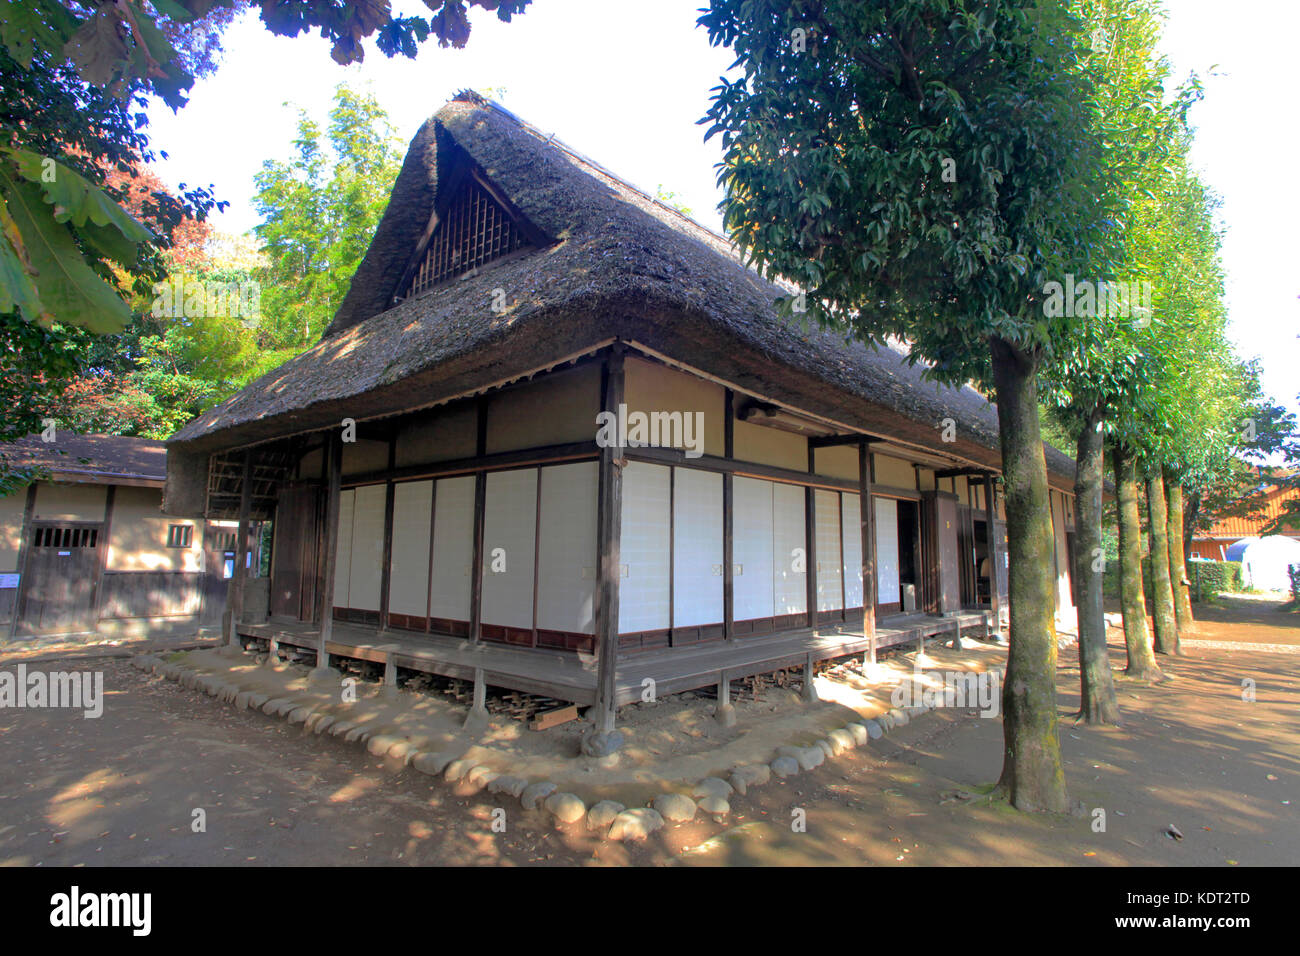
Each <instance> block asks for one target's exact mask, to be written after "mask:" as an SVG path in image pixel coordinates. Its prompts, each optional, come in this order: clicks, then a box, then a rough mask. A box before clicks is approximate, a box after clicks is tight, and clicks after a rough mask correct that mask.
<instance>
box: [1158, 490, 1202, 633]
mask: <svg viewBox="0 0 1300 956" xmlns="http://www.w3.org/2000/svg"><path fill="white" fill-rule="evenodd" d="M1165 495H1166V499H1167V500H1166V502H1165V504H1166V505H1168V507H1169V522H1168V529H1169V580H1170V582H1171V583H1172V584H1173V587H1174V615H1175V617H1176V618H1177V620H1178V633H1179V634H1190V633H1192V631H1194V630H1196V619H1195V618H1194V617H1193V616H1192V582H1191V581H1190V580H1189V579H1188V577H1187V552H1186V551H1185V550H1184V549H1183V485H1182V482H1179V481H1174V480H1173V478H1172V477H1170V476H1169V475H1168V474H1166V475H1165Z"/></svg>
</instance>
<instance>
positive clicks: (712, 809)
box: [699, 796, 731, 817]
mask: <svg viewBox="0 0 1300 956" xmlns="http://www.w3.org/2000/svg"><path fill="white" fill-rule="evenodd" d="M699 808H700V809H701V810H703V811H704V812H705V813H708V814H710V815H712V816H715V817H725V816H726V815H727V814H728V813H730V812H731V804H730V803H728V802H727V801H726V800H725V799H724V798H723V797H719V796H709V797H705V798H704V799H703V800H701V801H700V802H699Z"/></svg>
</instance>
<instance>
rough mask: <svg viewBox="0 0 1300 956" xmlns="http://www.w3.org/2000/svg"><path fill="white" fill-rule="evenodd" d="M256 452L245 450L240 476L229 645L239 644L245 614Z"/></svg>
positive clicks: (229, 604) (229, 602) (229, 597)
mask: <svg viewBox="0 0 1300 956" xmlns="http://www.w3.org/2000/svg"><path fill="white" fill-rule="evenodd" d="M252 476H253V453H252V452H251V451H246V452H244V464H243V468H242V469H241V470H240V479H239V530H238V531H237V532H236V533H235V568H234V576H233V577H232V578H231V579H230V589H229V590H228V591H227V592H226V608H227V611H226V613H227V614H228V615H229V616H230V627H229V630H227V631H226V644H227V645H229V646H231V647H234V646H236V645H238V644H239V622H240V621H241V620H243V617H244V583H245V581H246V580H247V578H248V567H247V565H248V513H249V510H250V508H251V506H252V502H253V477H252Z"/></svg>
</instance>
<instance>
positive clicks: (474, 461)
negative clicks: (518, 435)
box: [344, 438, 600, 488]
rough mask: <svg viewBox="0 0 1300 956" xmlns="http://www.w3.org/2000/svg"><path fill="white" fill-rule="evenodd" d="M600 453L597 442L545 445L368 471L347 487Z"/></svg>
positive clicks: (350, 479) (354, 477)
mask: <svg viewBox="0 0 1300 956" xmlns="http://www.w3.org/2000/svg"><path fill="white" fill-rule="evenodd" d="M485 440H486V438H485ZM599 453H600V449H599V448H597V447H596V442H595V441H594V440H592V441H583V442H567V443H565V444H560V445H544V446H541V447H539V448H522V449H519V450H517V451H504V452H498V453H497V454H495V455H475V456H474V457H473V458H456V459H452V460H449V461H435V462H429V463H428V464H423V465H403V466H402V467H401V468H392V469H390V470H384V471H368V472H365V473H363V474H360V475H349V476H348V480H347V481H346V482H344V487H345V488H357V487H360V486H361V485H380V484H383V483H384V482H386V481H414V480H416V479H419V478H449V477H453V476H455V475H469V474H473V473H474V472H476V471H485V470H486V471H495V470H500V469H502V468H518V467H519V466H521V465H535V464H536V465H541V464H557V463H559V462H565V461H582V460H585V459H594V458H596V457H597V456H598V455H599Z"/></svg>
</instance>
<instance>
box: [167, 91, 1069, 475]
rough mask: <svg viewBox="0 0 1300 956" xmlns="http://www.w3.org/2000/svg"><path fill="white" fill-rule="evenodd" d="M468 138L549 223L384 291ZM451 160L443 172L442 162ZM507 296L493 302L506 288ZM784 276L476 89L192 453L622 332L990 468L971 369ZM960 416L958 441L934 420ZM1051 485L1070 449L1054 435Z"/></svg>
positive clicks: (452, 384)
mask: <svg viewBox="0 0 1300 956" xmlns="http://www.w3.org/2000/svg"><path fill="white" fill-rule="evenodd" d="M462 150H463V151H464V155H467V156H468V157H469V158H470V159H471V160H472V161H473V162H474V163H476V164H477V165H478V167H479V168H480V169H481V170H483V171H484V172H485V173H486V175H487V176H488V177H489V179H490V181H491V182H492V183H493V185H494V186H495V187H497V189H499V190H500V191H501V192H502V193H503V194H504V195H505V196H506V197H508V199H509V200H510V201H511V202H512V203H513V204H514V205H515V207H517V209H518V210H519V211H520V212H521V213H522V214H523V215H524V216H525V217H526V218H527V220H528V221H529V222H530V223H531V224H532V225H533V226H534V227H536V229H538V230H540V231H541V232H543V233H545V234H546V235H547V236H549V237H552V238H553V239H554V240H555V241H554V242H553V243H552V244H550V245H547V246H545V247H544V248H542V249H540V250H538V251H535V252H533V253H530V254H527V255H523V256H519V257H517V258H513V259H510V260H509V261H503V262H501V263H499V264H493V265H490V266H488V267H487V268H485V269H483V270H482V271H480V272H479V273H477V274H475V273H470V274H469V275H466V276H463V277H461V278H459V279H456V280H452V281H451V282H448V283H446V284H444V285H442V286H438V287H436V288H434V289H433V290H431V291H429V292H427V293H425V294H423V295H420V296H416V297H414V298H411V299H408V300H406V301H402V302H400V303H398V304H397V305H395V306H392V307H390V303H391V302H392V301H393V297H394V295H395V293H397V292H398V290H397V288H396V286H397V284H398V282H399V280H400V279H401V277H402V275H403V272H404V271H405V269H406V267H407V264H408V262H409V261H410V258H411V255H412V252H413V250H414V249H415V248H416V246H417V244H418V243H419V241H420V238H421V236H422V234H423V233H424V230H425V228H426V226H427V224H428V222H429V219H430V214H431V211H432V210H433V208H434V204H435V203H436V202H437V201H438V200H439V198H440V197H439V192H438V191H439V188H440V183H445V179H446V175H447V170H448V169H450V168H451V165H452V164H453V162H454V161H455V159H456V158H457V157H458V155H460V153H459V151H462ZM440 176H441V177H442V180H440ZM497 289H500V290H503V291H504V293H505V296H506V299H507V302H508V308H507V309H506V310H505V311H504V312H502V313H500V314H498V313H495V312H493V311H492V309H491V305H492V302H493V290H497ZM784 294H785V293H784V291H783V290H781V289H779V288H778V287H776V286H774V285H772V284H770V283H768V282H766V281H764V280H763V279H761V278H760V277H759V276H757V275H756V274H755V273H754V272H753V271H751V270H748V269H746V268H744V267H743V265H741V263H740V262H739V261H738V260H737V258H736V257H735V254H734V250H733V249H732V248H731V247H730V246H729V245H728V243H727V242H726V240H724V239H723V238H722V237H719V236H717V235H715V234H713V233H711V232H709V231H708V230H706V229H704V228H703V227H701V226H699V225H698V224H696V223H695V222H693V221H692V220H690V219H688V218H687V217H685V216H683V215H681V214H680V213H678V212H676V211H675V210H672V209H670V208H669V207H667V206H665V205H663V204H662V203H659V202H657V201H655V200H654V199H652V198H650V197H649V196H647V195H646V194H645V193H643V192H641V191H639V190H637V189H635V188H634V187H632V186H630V185H628V184H627V183H625V182H623V181H621V180H619V179H618V178H616V177H615V176H613V175H612V174H610V173H609V172H607V171H606V170H604V169H603V168H601V167H600V166H598V165H597V164H595V163H593V162H591V161H590V160H587V159H585V158H583V157H581V156H579V155H577V154H576V153H574V152H573V151H571V150H569V149H567V148H566V147H564V146H563V145H562V144H560V143H558V142H556V141H555V140H554V139H553V137H548V136H546V135H545V134H543V133H541V132H540V131H538V130H536V129H534V128H532V127H530V126H528V125H527V124H526V123H524V122H522V121H521V120H519V119H518V118H516V117H514V116H513V115H511V114H510V113H508V112H507V111H505V110H503V109H501V108H500V107H497V106H495V105H494V104H490V103H488V102H487V101H485V100H483V99H482V98H481V97H478V96H477V95H476V94H462V96H460V97H458V98H457V99H455V100H453V101H452V102H450V103H448V104H447V105H446V106H444V107H443V108H442V109H440V110H439V111H438V112H437V113H436V114H435V115H434V116H433V117H432V118H431V119H429V120H428V121H427V122H426V123H425V124H424V125H423V126H422V127H421V128H420V131H419V132H418V133H417V134H416V136H415V138H414V140H413V141H412V143H411V147H410V150H409V151H408V153H407V155H406V159H405V162H404V163H403V166H402V170H401V172H400V174H399V176H398V178H397V182H396V185H395V187H394V190H393V196H392V200H391V202H390V204H389V206H388V210H387V212H386V213H385V215H384V217H383V220H382V221H381V222H380V225H379V228H378V230H377V231H376V234H375V237H374V240H373V242H372V243H371V245H370V249H369V251H368V252H367V253H366V256H365V259H364V260H363V261H362V263H361V265H360V266H359V267H358V269H357V272H356V275H355V276H354V278H353V280H352V286H351V290H350V291H349V293H348V295H347V297H346V298H345V299H344V301H343V304H342V306H341V307H340V309H339V311H338V314H337V315H336V316H335V318H334V321H333V323H332V324H331V325H330V327H329V329H328V330H327V331H326V334H325V336H324V337H323V338H322V340H321V341H320V342H319V343H318V344H317V345H316V346H315V347H313V348H311V349H309V350H308V351H306V352H304V353H302V354H300V355H298V356H296V357H294V358H293V359H291V360H289V361H288V362H286V363H285V364H284V365H282V366H280V367H279V368H278V369H276V370H275V371H273V372H271V373H269V374H267V375H265V376H263V377H262V378H260V379H258V380H257V381H256V382H253V383H252V384H250V385H249V386H248V387H246V388H245V389H244V390H243V391H241V392H239V393H238V394H237V395H235V396H234V397H232V398H230V399H229V400H227V401H226V402H224V403H222V404H221V405H219V406H217V407H215V408H213V409H211V410H210V411H207V412H205V413H204V414H202V415H200V416H199V417H198V418H196V419H194V420H193V421H192V422H190V423H189V424H188V425H186V426H185V427H184V428H182V429H181V430H180V431H179V432H177V433H176V435H175V436H174V437H173V438H172V439H171V442H172V443H173V444H174V445H182V446H184V448H183V450H184V451H185V452H186V453H187V454H192V453H200V452H203V453H206V452H209V451H215V450H220V449H223V448H232V447H237V446H242V445H249V444H254V443H257V442H262V441H267V440H270V439H274V438H278V437H283V436H286V435H290V434H296V433H300V432H304V431H311V430H316V429H321V428H326V427H330V426H334V425H337V424H338V422H339V421H340V419H341V418H343V417H351V418H355V419H357V420H358V421H360V420H363V419H366V418H371V417H379V416H384V415H391V414H395V413H397V412H401V411H406V410H410V409H412V408H414V407H418V406H421V405H429V404H433V403H436V402H438V401H441V400H445V399H448V398H451V397H455V396H458V395H462V394H466V393H469V392H472V391H474V390H476V389H479V388H482V387H483V386H485V385H487V384H490V383H493V382H500V381H503V380H507V379H510V378H512V377H515V376H518V375H522V374H526V373H528V372H530V371H533V370H536V369H538V368H542V367H545V366H546V365H547V364H549V363H551V362H555V361H559V360H561V359H563V358H565V357H567V356H572V355H574V354H577V353H580V352H582V351H584V350H586V349H589V348H591V347H592V346H593V345H595V344H597V343H600V342H605V341H608V340H610V339H611V338H619V339H622V340H625V341H629V342H632V343H635V344H639V345H641V346H644V347H646V348H647V349H649V350H651V351H653V352H657V353H660V354H661V355H664V356H667V357H669V358H671V359H675V360H677V361H679V362H682V363H685V364H688V365H690V366H691V367H693V368H696V369H699V370H701V371H703V372H706V373H707V374H709V375H711V376H714V377H716V378H718V379H721V380H724V381H727V382H729V383H731V384H732V385H734V386H736V387H738V388H739V389H742V390H745V391H750V392H752V393H754V394H756V395H760V396H763V397H764V398H766V399H768V400H772V401H776V402H780V403H783V404H788V405H790V406H791V407H794V408H797V409H802V410H804V411H807V412H811V413H813V414H815V415H818V416H821V417H823V418H826V419H829V420H830V421H833V422H836V423H840V424H842V425H844V426H848V427H849V428H853V429H860V430H863V431H866V432H869V433H874V434H877V435H882V436H888V437H890V438H894V439H896V440H899V441H902V442H905V443H909V444H912V445H917V446H921V447H924V448H929V449H932V450H933V451H934V452H936V453H939V454H941V455H944V456H948V457H951V458H953V459H954V460H960V461H965V462H970V463H975V464H979V465H983V466H986V467H990V468H994V469H997V468H998V467H999V463H1000V455H999V452H998V448H999V444H998V431H997V413H996V410H995V409H994V408H993V407H992V406H991V405H990V404H989V403H988V402H987V401H985V399H984V398H983V397H982V396H980V395H979V394H978V393H977V392H975V391H974V390H972V389H970V388H961V389H954V388H946V387H941V386H939V385H936V384H934V383H932V382H928V381H925V380H923V378H922V371H923V370H922V368H921V367H919V366H917V367H913V366H909V365H908V363H907V361H906V358H905V357H904V356H903V354H902V353H900V352H899V351H896V350H894V349H892V348H889V347H886V346H881V348H880V349H879V350H878V351H873V350H872V349H870V348H867V347H865V346H863V345H860V344H848V343H846V342H845V341H844V340H843V339H842V338H841V337H839V336H835V335H832V334H829V333H825V332H822V331H819V330H811V331H809V330H804V329H802V328H800V327H799V326H798V325H797V324H794V323H791V322H789V321H788V320H785V319H783V318H781V317H780V316H779V315H778V313H777V311H776V309H775V307H774V301H775V300H776V299H777V298H778V297H780V296H782V295H784ZM946 418H952V419H955V421H956V422H957V436H958V440H957V441H956V442H955V443H949V444H945V443H943V442H941V441H940V440H939V434H940V433H939V428H940V426H941V423H942V422H943V420H944V419H946ZM1048 467H1049V471H1050V472H1052V473H1053V474H1052V480H1053V484H1055V485H1057V486H1058V487H1063V486H1065V485H1066V484H1068V482H1069V481H1072V480H1073V476H1074V466H1073V462H1072V461H1071V460H1070V459H1069V458H1067V457H1066V456H1064V455H1062V454H1060V453H1059V452H1056V451H1054V450H1051V449H1049V450H1048Z"/></svg>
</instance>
